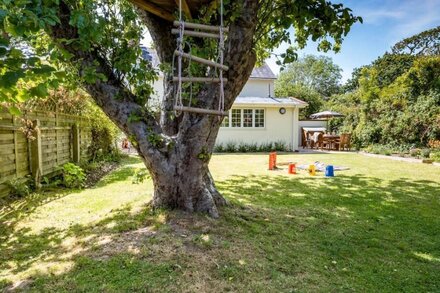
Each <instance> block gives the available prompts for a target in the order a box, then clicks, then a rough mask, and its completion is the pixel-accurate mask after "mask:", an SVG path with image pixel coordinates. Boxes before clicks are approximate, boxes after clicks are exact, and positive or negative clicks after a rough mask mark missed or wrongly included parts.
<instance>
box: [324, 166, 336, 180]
mask: <svg viewBox="0 0 440 293" xmlns="http://www.w3.org/2000/svg"><path fill="white" fill-rule="evenodd" d="M334 176H335V169H334V168H333V166H332V165H328V166H327V167H325V177H334Z"/></svg>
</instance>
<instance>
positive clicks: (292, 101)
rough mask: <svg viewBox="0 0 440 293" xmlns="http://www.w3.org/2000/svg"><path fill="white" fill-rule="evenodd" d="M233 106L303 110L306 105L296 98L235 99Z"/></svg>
mask: <svg viewBox="0 0 440 293" xmlns="http://www.w3.org/2000/svg"><path fill="white" fill-rule="evenodd" d="M234 105H235V106H246V105H260V106H270V107H299V108H304V107H306V106H307V105H308V104H307V103H306V102H304V101H301V100H300V99H297V98H293V97H292V98H272V97H265V98H262V97H237V98H236V99H235V102H234Z"/></svg>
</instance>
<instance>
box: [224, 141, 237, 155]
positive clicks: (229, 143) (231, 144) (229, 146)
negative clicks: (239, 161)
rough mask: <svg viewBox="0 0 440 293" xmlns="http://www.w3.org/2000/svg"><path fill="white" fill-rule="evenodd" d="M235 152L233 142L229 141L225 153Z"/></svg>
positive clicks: (235, 148)
mask: <svg viewBox="0 0 440 293" xmlns="http://www.w3.org/2000/svg"><path fill="white" fill-rule="evenodd" d="M236 150H237V147H236V144H235V142H232V141H230V142H228V143H227V144H226V146H225V152H226V153H235V151H236Z"/></svg>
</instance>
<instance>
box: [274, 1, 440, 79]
mask: <svg viewBox="0 0 440 293" xmlns="http://www.w3.org/2000/svg"><path fill="white" fill-rule="evenodd" d="M331 2H333V3H336V2H341V3H343V4H344V5H345V6H347V7H350V8H351V9H352V10H353V13H354V14H355V15H357V16H361V17H362V18H363V20H364V23H363V24H360V23H356V24H355V25H354V26H353V27H352V29H351V31H350V32H349V34H348V35H347V37H346V38H345V40H344V42H343V44H342V50H341V52H339V53H338V54H334V53H327V54H326V53H322V52H318V51H317V50H316V47H317V44H315V43H312V42H309V44H308V45H307V47H306V48H305V49H304V50H301V51H300V52H298V53H299V56H303V55H305V54H314V55H326V56H329V57H331V58H333V61H334V63H336V64H338V65H339V66H340V67H341V68H342V70H343V73H342V80H343V81H346V80H347V79H349V78H350V77H351V72H352V71H353V69H354V68H356V67H360V66H362V65H366V64H370V63H371V62H372V61H373V60H375V59H376V58H377V57H379V56H381V55H383V54H384V53H385V52H386V51H390V48H391V47H392V46H393V45H394V44H395V43H397V42H398V41H400V40H402V39H403V38H406V37H410V36H412V35H414V34H417V33H419V32H422V31H424V30H426V29H430V28H433V27H436V26H438V25H440V0H346V1H344V0H342V1H331ZM286 46H287V45H284V46H280V48H278V50H276V51H275V53H282V52H283V51H284V50H285V49H286ZM275 62H276V58H275V57H272V58H271V59H269V60H267V63H268V64H269V66H270V67H271V69H272V70H273V71H274V72H275V73H276V74H278V73H279V66H278V65H276V63H275Z"/></svg>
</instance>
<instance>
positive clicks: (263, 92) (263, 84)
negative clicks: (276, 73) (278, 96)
mask: <svg viewBox="0 0 440 293" xmlns="http://www.w3.org/2000/svg"><path fill="white" fill-rule="evenodd" d="M274 84H275V81H274V80H273V79H253V78H251V79H249V80H248V81H247V83H246V84H245V86H244V87H243V89H242V91H241V93H240V94H239V95H238V96H239V97H261V98H266V97H268V96H269V87H270V96H271V97H274V96H275V93H274Z"/></svg>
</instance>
